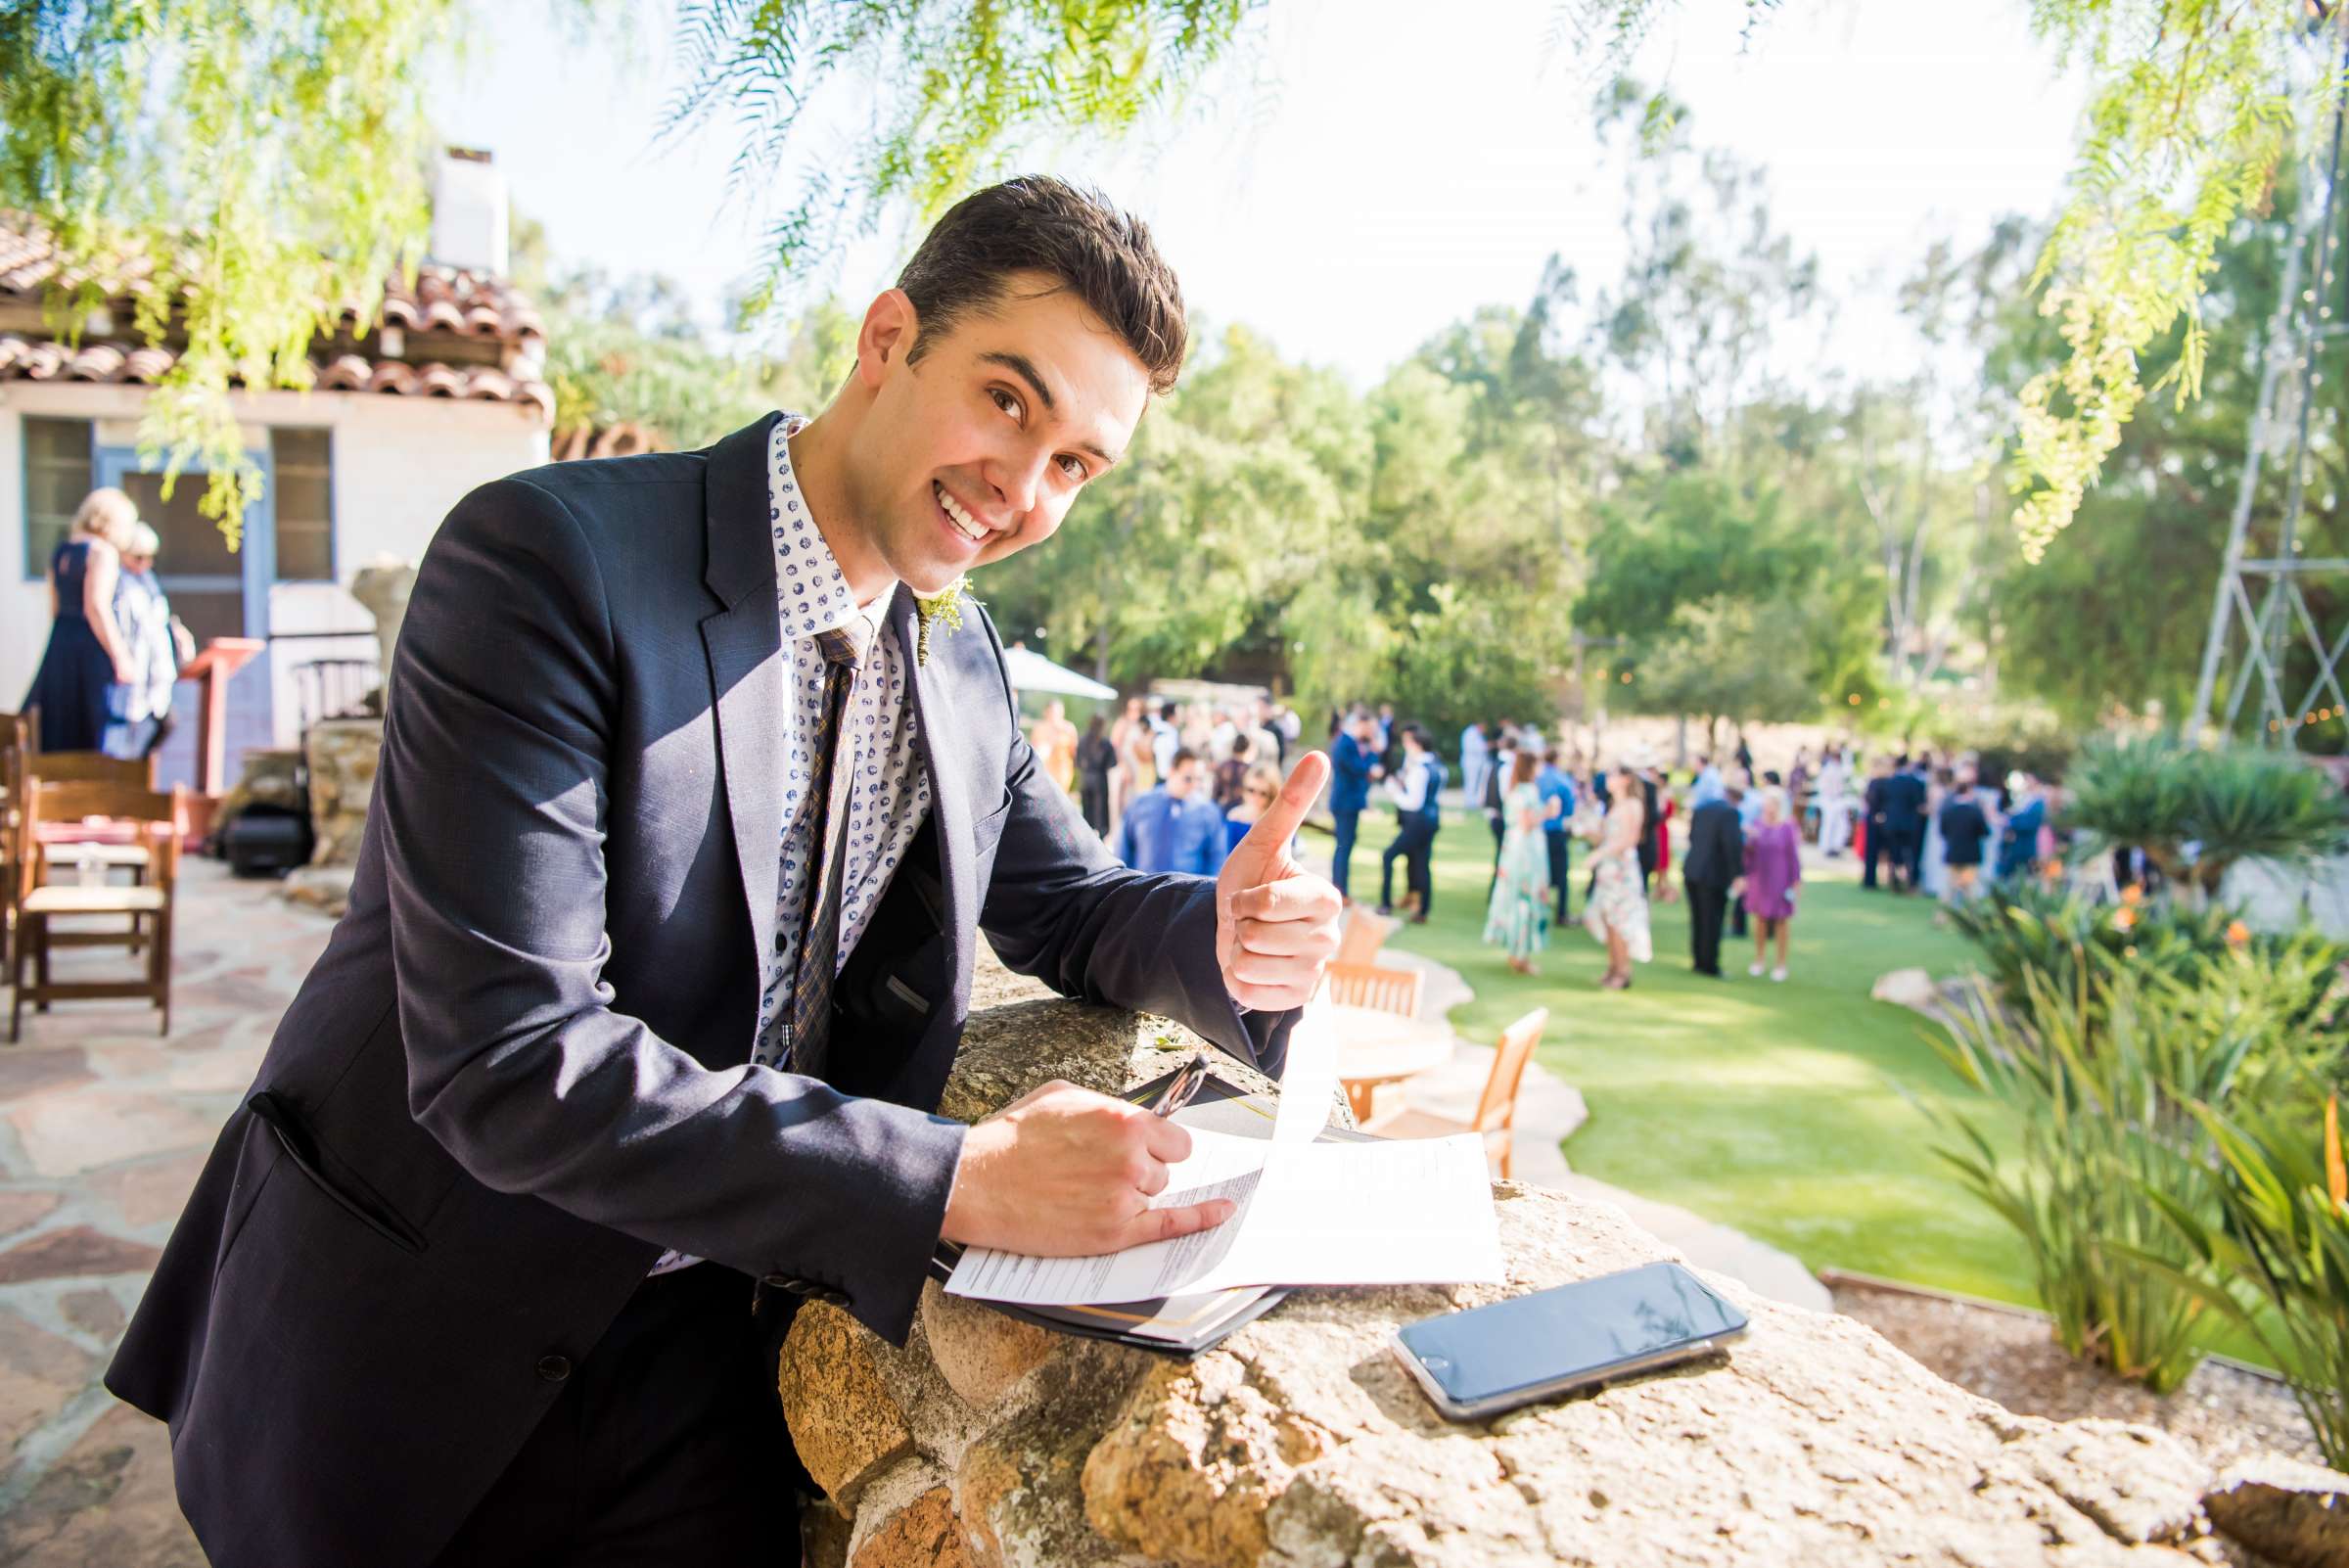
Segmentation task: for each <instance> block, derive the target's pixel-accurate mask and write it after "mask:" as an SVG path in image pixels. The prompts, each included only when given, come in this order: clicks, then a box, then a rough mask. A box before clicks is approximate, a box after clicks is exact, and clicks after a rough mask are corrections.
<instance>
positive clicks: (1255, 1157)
mask: <svg viewBox="0 0 2349 1568" xmlns="http://www.w3.org/2000/svg"><path fill="white" fill-rule="evenodd" d="M1209 1198H1229V1199H1231V1200H1232V1202H1233V1203H1234V1204H1235V1205H1236V1206H1237V1208H1236V1211H1235V1212H1234V1213H1233V1215H1232V1217H1231V1218H1230V1219H1229V1220H1226V1221H1225V1222H1223V1223H1221V1224H1220V1225H1217V1226H1215V1227H1214V1228H1212V1229H1208V1230H1202V1231H1199V1232H1197V1233H1196V1234H1193V1235H1188V1236H1183V1237H1180V1238H1178V1239H1176V1240H1174V1241H1154V1242H1150V1243H1148V1244H1147V1245H1144V1246H1140V1247H1129V1248H1128V1249H1127V1250H1126V1251H1124V1252H1118V1253H1110V1254H1107V1255H1105V1256H1101V1257H1093V1258H1029V1257H1024V1256H1022V1255H1020V1254H1018V1253H1008V1252H997V1251H995V1250H993V1249H991V1248H987V1247H973V1248H972V1249H971V1250H970V1251H968V1252H966V1253H964V1254H963V1255H962V1261H961V1262H960V1263H959V1264H957V1265H956V1266H955V1268H954V1273H953V1276H952V1277H951V1278H950V1279H948V1280H947V1281H946V1290H947V1292H948V1293H949V1294H952V1295H956V1296H969V1297H973V1298H975V1299H977V1300H980V1301H1004V1302H1019V1303H1025V1304H1028V1305H1031V1306H1056V1305H1066V1306H1078V1305H1085V1304H1095V1303H1102V1302H1127V1301H1149V1300H1153V1299H1155V1298H1157V1297H1161V1296H1173V1295H1177V1294H1185V1293H1189V1292H1194V1291H1208V1290H1224V1289H1229V1288H1232V1287H1234V1286H1240V1285H1417V1284H1455V1283H1471V1282H1495V1283H1497V1282H1498V1281H1499V1279H1500V1277H1501V1265H1500V1234H1499V1228H1498V1225H1497V1222H1496V1221H1495V1220H1494V1216H1493V1189H1492V1183H1491V1180H1490V1179H1489V1178H1488V1177H1487V1176H1486V1174H1485V1150H1484V1140H1483V1139H1482V1138H1481V1137H1479V1136H1478V1135H1476V1134H1475V1133H1463V1134H1461V1135H1459V1136H1456V1137H1448V1138H1399V1139H1395V1140H1393V1141H1390V1142H1379V1143H1280V1142H1267V1141H1265V1140H1263V1139H1259V1138H1240V1137H1233V1136H1231V1135H1229V1134H1227V1133H1221V1132H1209V1131H1205V1130H1197V1129H1194V1130H1192V1132H1191V1153H1190V1157H1189V1158H1188V1159H1185V1160H1182V1161H1180V1162H1178V1163H1176V1164H1175V1165H1174V1166H1173V1167H1172V1168H1171V1172H1170V1176H1169V1179H1168V1182H1167V1190H1166V1191H1164V1192H1162V1193H1160V1194H1159V1195H1158V1196H1157V1197H1156V1198H1153V1199H1152V1200H1151V1207H1153V1208H1164V1207H1166V1206H1168V1205H1170V1204H1187V1203H1199V1202H1203V1201H1205V1200H1206V1199H1209Z"/></svg>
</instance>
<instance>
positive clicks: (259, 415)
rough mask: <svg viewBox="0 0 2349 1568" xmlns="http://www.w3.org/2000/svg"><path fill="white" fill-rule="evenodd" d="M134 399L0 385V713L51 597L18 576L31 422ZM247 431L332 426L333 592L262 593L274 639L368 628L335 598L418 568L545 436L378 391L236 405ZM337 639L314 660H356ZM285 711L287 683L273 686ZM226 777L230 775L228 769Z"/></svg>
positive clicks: (38, 638)
mask: <svg viewBox="0 0 2349 1568" xmlns="http://www.w3.org/2000/svg"><path fill="white" fill-rule="evenodd" d="M145 395H146V394H145V391H144V389H141V388H137V387H105V386H95V385H90V384H87V383H74V384H69V385H59V384H57V383H49V382H43V383H33V382H23V381H5V382H0V709H14V708H16V707H17V705H18V704H19V702H20V701H21V700H22V699H23V695H24V691H25V688H26V687H27V686H28V685H30V684H31V681H32V673H33V670H34V669H36V668H37V667H38V666H39V664H40V658H41V650H42V648H43V646H44V645H45V644H46V642H47V640H48V635H49V598H48V588H47V585H46V583H45V582H44V581H42V580H41V579H40V578H38V577H34V578H31V579H29V580H28V579H27V578H26V577H25V576H24V571H23V568H24V460H23V423H22V422H23V417H24V416H25V415H27V414H30V415H35V416H43V417H50V418H60V419H107V420H122V419H132V420H135V419H136V418H137V417H138V415H139V412H140V409H141V407H142V405H143V402H144V399H145ZM236 405H237V417H238V418H239V419H240V420H241V421H243V422H245V423H246V424H247V425H249V426H271V425H280V426H294V425H304V426H311V427H319V426H325V427H331V428H332V429H333V430H334V432H335V440H334V561H335V575H336V577H337V579H338V585H327V584H322V583H281V584H279V585H277V586H276V587H275V588H274V589H273V590H272V592H271V594H270V619H271V629H273V630H275V631H279V632H287V631H312V630H339V629H343V628H345V627H350V628H357V629H360V630H365V629H368V628H371V627H372V626H373V624H374V623H373V622H372V621H371V620H370V619H369V617H368V616H367V614H366V612H365V611H363V610H361V609H360V608H359V606H358V603H357V601H356V600H353V599H352V598H351V597H350V596H349V594H348V593H346V592H345V591H344V590H345V588H346V587H347V586H348V584H349V582H350V579H351V577H352V576H354V575H356V573H357V572H358V570H359V569H360V568H361V567H363V566H366V565H367V564H368V563H369V562H371V561H372V560H374V559H375V558H376V557H378V556H379V555H391V556H397V557H399V558H400V559H402V560H406V561H409V562H414V561H415V560H417V559H418V558H419V557H421V556H422V555H423V553H424V547H425V545H426V544H427V543H428V542H429V541H430V540H431V538H432V536H433V530H435V529H437V528H438V527H439V526H440V520H441V519H442V518H443V517H445V516H446V515H447V513H448V510H449V508H450V507H452V506H454V505H455V504H456V502H457V501H458V499H459V498H460V497H462V496H463V495H464V494H465V493H466V492H467V491H468V490H471V489H473V488H474V487H475V486H476V485H480V484H486V483H487V482H488V481H490V480H493V479H498V478H501V477H503V476H505V475H507V474H512V473H515V472H517V471H518V470H521V469H526V468H533V467H536V466H537V465H539V464H541V463H544V462H545V461H546V460H547V430H546V427H545V426H544V425H543V424H541V423H539V420H538V414H537V410H536V409H534V408H532V407H530V406H529V405H523V404H514V403H493V402H486V401H480V400H472V401H460V400H457V399H453V398H443V397H436V398H425V397H398V396H392V395H389V394H386V393H381V392H375V393H369V392H313V393H309V394H306V395H305V394H301V393H296V392H268V393H263V394H260V395H258V396H250V397H248V396H242V395H241V396H239V397H238V398H237V399H236ZM367 646H368V644H367V642H366V641H365V640H364V639H362V640H359V641H356V642H353V643H351V644H349V645H347V647H346V646H345V644H344V643H343V642H341V641H340V640H337V641H333V642H325V643H321V644H318V645H316V646H315V647H314V648H312V649H311V650H309V653H310V656H312V657H319V656H328V655H332V654H338V653H344V652H361V651H364V650H365V649H366V648H367ZM279 686H280V698H281V700H280V702H279V704H278V707H279V709H280V710H281V712H282V711H283V710H284V708H285V706H286V704H285V703H284V701H283V696H284V689H285V688H284V683H283V680H282V677H281V680H280V683H279ZM232 766H233V764H232Z"/></svg>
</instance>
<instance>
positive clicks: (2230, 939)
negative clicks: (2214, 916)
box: [2227, 920, 2251, 947]
mask: <svg viewBox="0 0 2349 1568" xmlns="http://www.w3.org/2000/svg"><path fill="white" fill-rule="evenodd" d="M2250 940H2251V928H2250V927H2249V926H2246V925H2244V924H2243V923H2242V922H2241V921H2240V920H2230V921H2228V922H2227V945H2228V946H2230V947H2240V946H2242V945H2244V944H2245V943H2247V942H2249V941H2250Z"/></svg>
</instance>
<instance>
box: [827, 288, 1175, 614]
mask: <svg viewBox="0 0 2349 1568" xmlns="http://www.w3.org/2000/svg"><path fill="white" fill-rule="evenodd" d="M1046 291H1049V292H1046ZM917 328H918V323H917V322H916V320H915V316H914V310H913V306H912V302H911V301H910V300H907V299H906V298H905V296H904V294H903V293H902V292H901V291H898V290H895V289H893V290H891V291H890V292H889V293H888V294H885V295H883V296H882V297H881V298H880V299H878V300H875V301H873V305H872V308H871V309H870V310H868V311H867V312H866V313H865V320H864V327H863V330H862V333H861V334H860V335H859V337H858V339H857V367H856V375H857V377H858V380H859V381H860V382H861V383H862V384H863V385H864V386H865V387H866V388H867V389H868V390H869V391H870V392H871V394H872V406H871V408H870V410H869V412H868V415H867V417H866V418H864V419H863V420H862V421H861V422H860V423H859V425H858V427H857V430H856V435H855V439H854V442H853V445H852V449H851V454H850V461H849V468H850V475H849V488H850V497H849V498H850V503H851V504H852V506H853V507H854V509H855V511H856V515H857V522H858V524H859V525H860V526H861V528H862V529H863V530H864V533H865V536H866V539H867V541H868V542H869V543H870V545H871V547H872V548H873V550H874V551H875V552H876V553H877V554H878V555H879V556H880V557H881V559H882V561H883V563H884V564H886V565H887V566H888V568H889V569H890V571H891V572H892V573H893V574H894V575H895V576H897V577H898V579H899V580H900V581H903V582H905V583H907V584H909V585H910V586H911V587H912V588H913V589H914V591H915V592H917V593H937V592H940V591H942V590H943V589H944V588H945V587H946V586H947V584H949V583H951V582H952V581H953V580H954V579H955V578H956V577H958V576H961V575H962V574H963V573H965V572H967V571H969V570H971V569H972V568H974V567H979V566H984V565H987V564H988V563H990V562H993V561H1000V560H1002V559H1003V558H1004V557H1005V556H1007V555H1012V554H1015V553H1017V552H1018V551H1021V550H1024V549H1026V548H1028V546H1030V545H1032V544H1036V543H1040V542H1041V541H1043V540H1044V539H1047V538H1049V537H1051V535H1052V532H1053V530H1055V529H1058V528H1059V527H1060V523H1061V519H1062V518H1064V517H1066V516H1067V515H1068V511H1069V506H1070V503H1072V502H1073V501H1075V500H1076V498H1077V494H1078V492H1079V491H1080V490H1081V489H1082V488H1083V486H1084V485H1085V484H1087V483H1089V482H1090V481H1092V480H1094V479H1096V478H1098V477H1099V476H1100V475H1101V474H1102V473H1103V472H1104V471H1105V470H1107V469H1108V468H1109V467H1110V465H1111V464H1112V463H1114V462H1116V461H1117V459H1118V458H1119V457H1121V456H1122V455H1123V454H1124V453H1125V451H1126V447H1127V445H1128V442H1130V441H1131V440H1132V438H1133V431H1134V427H1135V426H1136V425H1137V424H1139V423H1140V422H1141V417H1142V410H1143V408H1144V406H1145V405H1146V404H1147V402H1148V399H1149V392H1150V383H1149V377H1148V375H1147V373H1146V372H1144V370H1143V369H1142V364H1141V361H1140V360H1138V359H1136V358H1135V357H1134V355H1133V352H1132V350H1130V349H1128V347H1127V346H1125V344H1124V343H1123V342H1121V341H1120V340H1119V338H1118V337H1117V335H1116V334H1115V333H1113V332H1112V331H1111V330H1110V329H1109V328H1108V327H1107V326H1105V325H1104V324H1103V323H1102V322H1101V321H1100V320H1098V319H1097V318H1096V317H1095V316H1094V315H1093V314H1092V312H1090V311H1089V310H1087V309H1086V308H1085V307H1084V305H1083V304H1082V302H1081V301H1080V300H1078V299H1077V297H1076V296H1075V295H1073V294H1070V293H1068V292H1067V291H1066V290H1059V289H1054V288H1052V285H1051V280H1050V279H1048V278H1043V277H1039V276H1036V275H1035V274H1028V273H1016V274H1014V275H1012V276H1011V277H1010V278H1009V279H1007V280H1006V281H1005V287H1004V292H1003V295H1002V297H1001V298H1000V299H999V300H997V301H996V303H995V305H994V307H993V308H992V309H991V310H990V311H986V312H981V311H972V312H970V313H968V314H966V315H965V316H964V317H963V318H962V319H961V320H960V321H958V322H956V323H954V324H953V325H952V326H950V327H949V328H948V329H947V330H946V331H944V333H943V334H940V333H933V334H932V335H931V336H930V339H929V341H928V342H927V343H926V344H925V345H924V352H923V354H922V356H921V358H920V360H919V361H917V362H914V363H910V364H909V363H907V357H906V356H907V350H908V349H910V348H911V347H912V346H913V344H914V343H915V341H916V338H917Z"/></svg>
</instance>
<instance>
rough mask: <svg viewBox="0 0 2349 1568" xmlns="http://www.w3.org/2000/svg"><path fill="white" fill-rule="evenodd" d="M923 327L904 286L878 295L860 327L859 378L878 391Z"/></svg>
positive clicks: (868, 306) (858, 346) (858, 331)
mask: <svg viewBox="0 0 2349 1568" xmlns="http://www.w3.org/2000/svg"><path fill="white" fill-rule="evenodd" d="M920 331H921V321H920V318H919V316H918V315H917V314H916V313H915V311H914V308H913V300H911V299H909V298H907V296H906V293H905V291H904V290H902V289H890V290H886V291H884V292H883V293H882V294H880V295H878V296H876V297H875V298H874V300H873V302H872V303H871V304H869V305H867V306H865V308H864V324H863V325H862V326H861V327H859V328H858V329H857V331H856V379H857V380H859V381H861V382H862V383H864V386H865V389H866V390H867V391H878V390H879V389H880V386H881V383H882V381H883V380H884V379H886V378H887V376H888V375H889V372H890V369H891V367H892V366H893V365H895V364H898V362H900V361H902V360H903V359H904V357H905V354H906V352H907V351H908V350H910V349H911V348H912V347H913V342H914V339H915V337H916V336H918V335H919V333H920Z"/></svg>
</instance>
